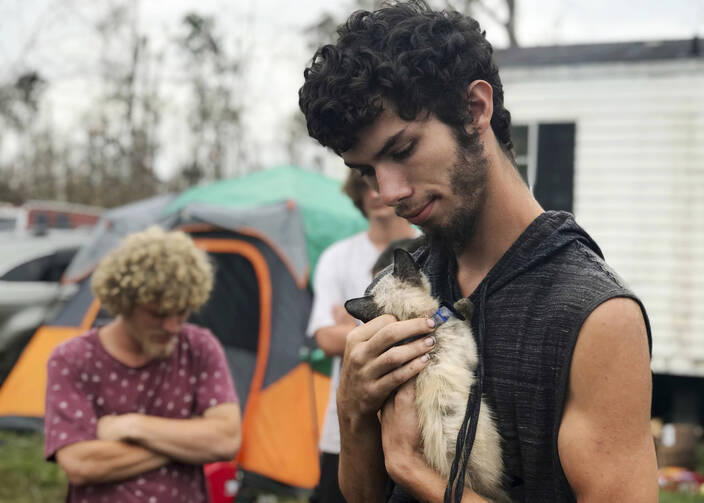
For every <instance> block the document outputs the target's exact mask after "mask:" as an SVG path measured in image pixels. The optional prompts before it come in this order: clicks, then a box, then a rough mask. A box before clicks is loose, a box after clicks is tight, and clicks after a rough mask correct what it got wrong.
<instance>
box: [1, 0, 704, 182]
mask: <svg viewBox="0 0 704 503" xmlns="http://www.w3.org/2000/svg"><path fill="white" fill-rule="evenodd" d="M124 1H128V0H124ZM516 2H517V4H518V30H517V32H518V38H519V42H520V43H521V45H524V46H527V45H546V44H566V43H589V42H604V41H631V40H658V39H672V38H689V37H692V36H695V35H698V36H699V37H704V0H516ZM96 3H98V2H97V1H96V0H0V79H2V80H5V79H7V78H12V76H13V75H16V74H18V73H19V72H21V71H22V70H23V69H25V68H27V67H35V68H36V67H38V68H40V69H41V70H42V71H43V72H45V74H46V76H47V78H48V79H49V80H50V81H51V82H52V83H54V84H60V85H59V86H55V89H56V90H57V92H55V93H54V95H53V96H52V108H53V109H54V113H55V114H56V115H58V116H59V120H61V121H63V123H65V124H70V123H71V121H72V120H74V121H75V120H78V118H79V116H80V109H81V106H82V104H84V103H85V102H86V100H85V99H84V98H85V95H86V93H90V85H88V84H86V82H87V75H88V74H89V73H90V71H91V69H90V65H91V58H90V57H89V54H91V52H90V51H91V50H92V49H93V48H92V47H91V44H90V35H89V33H90V23H91V13H92V12H93V11H95V7H94V6H95V4H96ZM350 3H351V2H349V1H347V0H343V1H324V0H296V1H291V0H229V1H228V0H141V2H138V4H139V5H140V19H139V22H140V28H141V30H143V31H146V32H148V33H150V34H153V35H152V36H153V37H155V38H157V39H158V37H159V36H163V35H164V34H170V35H173V34H175V33H176V32H177V30H178V28H179V23H180V20H181V18H182V17H183V14H184V13H186V12H188V11H196V12H199V13H201V14H204V15H215V16H216V17H217V19H218V21H219V24H220V27H221V29H226V30H228V31H229V32H230V34H232V33H238V34H240V33H241V34H242V37H241V39H242V40H244V41H245V45H246V46H247V47H248V54H249V62H248V67H247V72H248V73H247V81H246V82H245V84H244V85H245V87H244V92H245V94H246V106H247V125H248V128H249V130H250V131H251V132H252V138H253V141H254V142H255V143H256V146H257V148H258V150H259V151H260V152H261V159H262V161H263V162H264V163H266V164H272V165H273V164H277V163H280V162H286V154H285V151H283V149H282V148H281V145H282V143H283V140H284V135H285V123H286V121H287V120H288V117H289V116H290V115H291V114H292V113H294V111H295V110H296V108H297V90H298V88H299V87H300V85H301V82H302V71H303V68H304V66H305V63H306V61H307V60H308V58H309V57H310V56H311V54H309V51H308V49H307V48H306V45H305V42H304V39H303V37H302V35H301V32H302V29H303V28H304V27H305V26H308V25H310V24H311V23H313V22H314V21H315V20H316V19H318V17H319V16H320V14H321V12H323V11H325V10H327V11H331V12H334V13H344V12H346V11H347V10H348V9H349V8H348V7H347V6H349V5H350ZM486 3H487V4H489V5H492V6H495V7H496V6H499V7H496V8H497V9H499V12H500V6H501V5H502V1H501V0H486ZM477 17H478V18H479V20H480V22H482V24H483V26H484V27H485V29H486V30H487V37H488V38H489V40H490V41H491V42H492V43H493V44H494V45H495V46H497V47H502V46H504V45H506V37H505V35H504V33H503V32H502V30H501V28H500V27H499V26H497V25H496V24H493V23H492V22H491V21H490V20H489V18H487V17H486V16H481V15H478V16H477ZM82 54H85V55H86V57H81V56H80V55H82ZM174 134H176V133H174ZM160 169H161V170H162V172H166V171H168V169H169V168H168V166H161V167H160Z"/></svg>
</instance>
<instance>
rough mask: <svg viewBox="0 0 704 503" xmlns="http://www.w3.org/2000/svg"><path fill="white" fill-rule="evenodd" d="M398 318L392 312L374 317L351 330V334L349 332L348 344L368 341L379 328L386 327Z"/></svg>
mask: <svg viewBox="0 0 704 503" xmlns="http://www.w3.org/2000/svg"><path fill="white" fill-rule="evenodd" d="M395 321H397V320H396V318H395V317H394V316H392V315H390V314H384V315H381V316H379V317H377V318H374V319H373V320H371V321H368V322H367V323H365V324H364V325H360V326H358V327H356V328H355V329H353V330H352V331H350V333H349V334H347V341H348V345H349V343H350V342H353V343H359V342H364V341H368V340H369V339H371V338H372V337H373V336H374V335H375V334H376V333H377V332H378V331H379V330H381V329H382V328H384V327H385V326H387V325H389V324H391V323H394V322H395Z"/></svg>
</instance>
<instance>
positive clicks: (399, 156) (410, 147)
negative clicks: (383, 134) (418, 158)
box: [391, 141, 416, 161]
mask: <svg viewBox="0 0 704 503" xmlns="http://www.w3.org/2000/svg"><path fill="white" fill-rule="evenodd" d="M415 148H416V142H415V141H410V142H408V143H407V144H406V145H405V146H404V147H403V148H402V149H401V150H398V151H396V152H394V153H393V154H391V157H393V159H394V160H396V161H403V160H404V159H408V158H409V157H410V156H411V154H412V153H413V151H414V150H415Z"/></svg>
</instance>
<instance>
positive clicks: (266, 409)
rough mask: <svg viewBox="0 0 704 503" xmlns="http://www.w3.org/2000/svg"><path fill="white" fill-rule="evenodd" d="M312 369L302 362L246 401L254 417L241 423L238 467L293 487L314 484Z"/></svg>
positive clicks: (315, 448) (315, 441) (315, 436)
mask: <svg viewBox="0 0 704 503" xmlns="http://www.w3.org/2000/svg"><path fill="white" fill-rule="evenodd" d="M312 372H313V371H312V370H311V368H310V366H309V365H308V364H306V363H302V364H300V365H298V366H297V367H296V368H295V369H293V370H292V371H291V372H290V373H289V374H287V375H286V376H285V377H283V378H282V379H279V380H278V381H276V382H275V383H274V384H272V385H270V386H269V387H267V388H266V389H263V390H261V391H260V392H259V396H258V397H257V398H256V403H254V404H251V406H252V407H253V409H254V410H253V415H254V416H255V417H256V418H257V420H256V421H252V422H251V423H250V424H249V425H248V426H249V427H248V428H247V429H243V434H244V438H243V439H242V448H241V451H240V454H239V457H238V459H239V462H240V466H241V467H242V468H244V469H245V470H249V471H252V472H255V473H258V474H260V475H264V476H269V477H273V478H274V479H276V480H279V481H281V482H283V483H285V484H290V485H293V486H297V487H304V488H313V486H315V484H317V482H318V479H319V478H320V470H319V466H318V431H317V424H318V418H317V414H316V410H315V407H316V405H315V397H314V396H313V392H314V390H313V386H311V382H312V379H313V376H312V375H311V374H312ZM274 475H275V476H274Z"/></svg>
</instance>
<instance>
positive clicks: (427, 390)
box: [345, 249, 509, 501]
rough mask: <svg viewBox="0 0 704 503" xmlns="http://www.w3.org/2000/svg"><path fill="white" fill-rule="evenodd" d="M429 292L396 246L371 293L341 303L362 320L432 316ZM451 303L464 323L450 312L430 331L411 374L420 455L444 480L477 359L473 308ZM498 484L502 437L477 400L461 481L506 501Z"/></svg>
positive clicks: (406, 255)
mask: <svg viewBox="0 0 704 503" xmlns="http://www.w3.org/2000/svg"><path fill="white" fill-rule="evenodd" d="M430 292H431V289H430V283H429V282H428V279H427V278H426V277H425V275H424V274H423V273H422V272H421V270H420V269H419V268H418V266H417V265H416V263H415V261H414V260H413V257H411V255H410V254H409V253H408V252H406V251H405V250H400V249H397V250H396V251H395V253H394V267H393V272H391V273H389V274H386V275H385V276H384V277H382V278H381V279H380V280H379V281H378V282H377V283H376V285H374V287H373V288H372V290H371V292H370V293H371V295H370V296H367V297H362V298H359V299H351V300H349V301H347V303H346V304H345V307H346V308H347V310H348V311H349V312H350V314H352V315H353V316H354V317H356V318H358V319H360V320H362V321H364V322H367V321H369V320H371V319H372V318H375V317H377V316H380V315H382V314H393V315H394V316H396V318H398V319H399V320H408V319H412V318H419V317H431V316H432V315H433V314H434V313H435V312H436V311H437V310H438V308H439V307H440V304H439V302H438V300H437V299H435V298H433V297H432V296H431V293H430ZM454 307H455V309H456V310H457V311H458V312H460V313H461V314H463V315H464V317H465V318H466V321H462V320H460V319H459V318H456V317H454V316H453V317H451V318H450V319H448V321H447V322H445V323H443V324H442V325H440V326H439V327H438V328H437V329H436V330H435V332H434V335H435V338H436V340H437V342H436V344H435V347H434V348H433V349H432V351H431V359H430V362H429V363H428V365H427V367H426V368H424V369H423V370H422V371H421V372H420V373H419V374H418V377H417V378H416V408H417V411H418V421H419V424H420V431H421V438H422V442H423V443H422V445H423V455H424V457H425V459H426V461H427V462H428V464H429V465H430V466H431V467H432V468H433V469H434V470H436V471H437V472H439V473H440V474H441V475H442V476H443V477H445V478H449V475H450V467H451V466H452V461H453V459H454V456H455V446H456V442H457V433H458V432H459V430H460V427H461V426H462V421H463V419H464V415H465V411H466V407H467V400H468V398H469V393H470V388H471V386H472V383H474V380H475V375H474V372H475V369H476V368H477V361H478V358H477V347H476V344H475V341H474V337H472V333H471V329H470V325H469V322H470V320H471V316H472V311H473V306H472V305H471V303H470V302H469V301H468V300H466V299H462V300H460V301H458V302H457V303H456V304H455V306H454ZM502 482H503V461H502V459H501V440H500V437H499V434H498V432H497V430H496V425H495V424H494V418H493V416H492V413H491V410H490V409H489V406H488V405H487V403H486V402H485V401H484V399H482V402H481V408H480V412H479V420H478V422H477V432H476V437H475V439H474V445H473V446H472V452H471V454H470V457H469V462H468V463H467V472H466V476H465V485H466V486H468V487H471V488H472V489H473V490H474V491H476V492H477V493H479V494H480V495H482V496H484V497H487V498H490V499H491V500H492V501H509V499H508V496H507V495H506V493H505V492H504V490H503V489H502Z"/></svg>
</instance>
